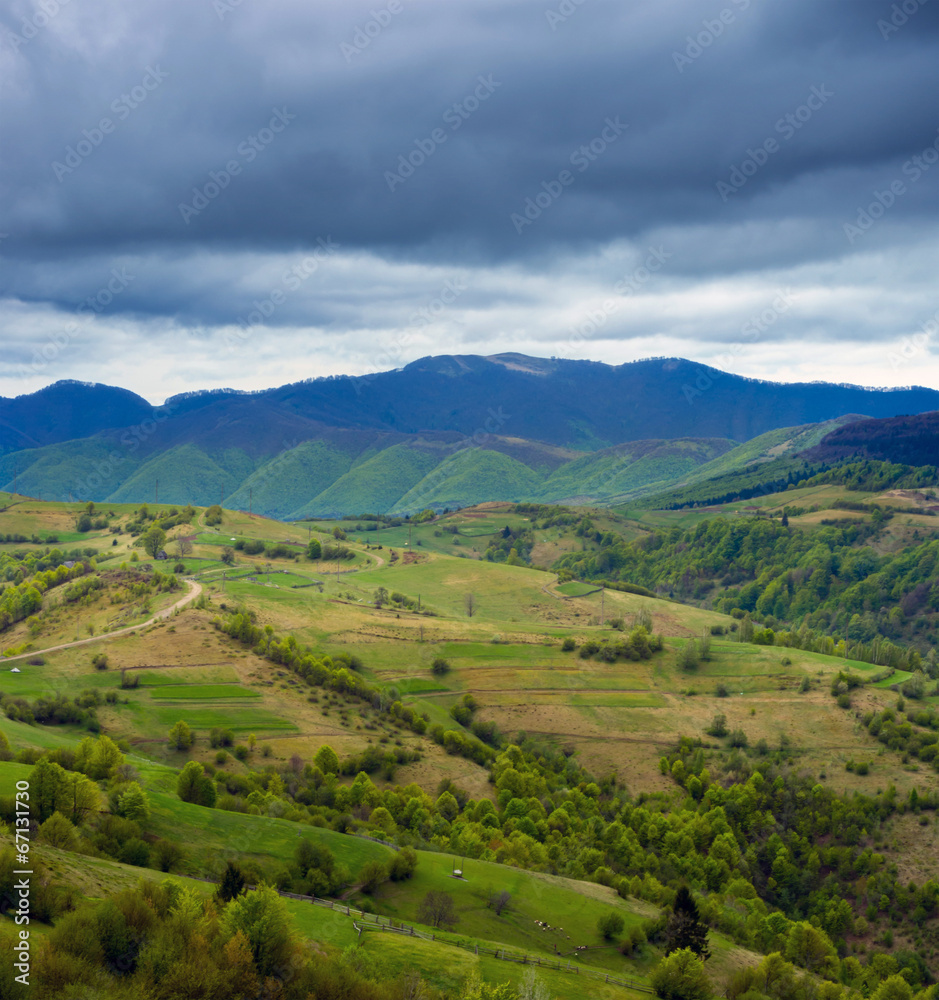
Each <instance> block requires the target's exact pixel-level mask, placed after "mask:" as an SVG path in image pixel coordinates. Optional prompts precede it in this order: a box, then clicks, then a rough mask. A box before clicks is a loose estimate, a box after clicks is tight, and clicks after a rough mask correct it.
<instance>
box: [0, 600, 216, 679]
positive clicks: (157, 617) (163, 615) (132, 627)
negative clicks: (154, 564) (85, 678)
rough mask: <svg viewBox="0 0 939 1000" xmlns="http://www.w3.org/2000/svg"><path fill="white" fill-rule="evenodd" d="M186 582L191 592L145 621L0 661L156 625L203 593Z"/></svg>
mask: <svg viewBox="0 0 939 1000" xmlns="http://www.w3.org/2000/svg"><path fill="white" fill-rule="evenodd" d="M186 583H187V584H188V585H189V592H188V593H187V594H186V596H185V597H181V598H180V599H179V600H178V601H176V603H175V604H171V605H170V606H169V607H168V608H164V609H163V610H162V611H158V612H157V613H156V614H155V615H154V616H153V617H152V618H148V619H147V620H146V621H145V622H140V624H139V625H127V626H125V627H124V628H119V629H115V630H114V631H113V632H102V633H101V635H93V636H91V637H90V638H88V639H76V640H75V641H74V642H63V643H60V644H59V645H58V646H49V647H48V648H47V649H33V650H30V652H28V653H20V655H19V656H5V657H3V658H2V659H0V663H15V662H16V661H17V660H26V659H29V658H30V657H32V656H41V655H42V654H43V653H55V652H58V650H60V649H71V648H72V647H73V646H87V645H88V644H89V643H92V642H102V641H104V640H105V639H113V638H114V637H115V636H116V635H126V634H127V633H128V632H136V631H137V630H138V629H142V628H147V627H148V626H150V625H155V624H156V623H157V622H159V621H163V619H165V618H169V617H170V615H172V614H173V612H174V611H176V610H178V609H179V608H181V607H183V606H184V605H186V604H188V603H189V602H190V601H192V600H195V598H197V597H198V596H199V595H200V594H201V593H202V584H201V583H196V581H195V580H187V581H186Z"/></svg>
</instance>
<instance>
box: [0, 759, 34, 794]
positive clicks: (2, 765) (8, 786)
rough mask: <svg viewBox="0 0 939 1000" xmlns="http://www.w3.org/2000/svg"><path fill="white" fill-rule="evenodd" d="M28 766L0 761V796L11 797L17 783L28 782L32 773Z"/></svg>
mask: <svg viewBox="0 0 939 1000" xmlns="http://www.w3.org/2000/svg"><path fill="white" fill-rule="evenodd" d="M32 770H33V769H32V767H31V765H29V764H17V763H16V761H12V760H3V761H0V795H13V793H14V792H16V790H17V788H16V783H17V782H18V781H28V780H29V776H30V774H31V773H32Z"/></svg>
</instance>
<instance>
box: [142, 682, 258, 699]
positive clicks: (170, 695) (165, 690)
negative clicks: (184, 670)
mask: <svg viewBox="0 0 939 1000" xmlns="http://www.w3.org/2000/svg"><path fill="white" fill-rule="evenodd" d="M150 696H151V697H152V698H162V699H173V700H174V701H180V700H183V701H186V700H199V701H220V700H228V699H230V698H260V697H261V695H260V692H258V691H249V690H248V689H247V688H244V687H241V685H239V684H167V685H163V686H162V687H152V688H150Z"/></svg>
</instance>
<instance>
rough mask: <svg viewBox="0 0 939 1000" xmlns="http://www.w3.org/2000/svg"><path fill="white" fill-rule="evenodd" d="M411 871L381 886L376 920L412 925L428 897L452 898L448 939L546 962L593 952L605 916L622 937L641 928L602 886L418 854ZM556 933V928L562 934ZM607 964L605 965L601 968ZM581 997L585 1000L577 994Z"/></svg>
mask: <svg viewBox="0 0 939 1000" xmlns="http://www.w3.org/2000/svg"><path fill="white" fill-rule="evenodd" d="M419 858H420V860H419V862H418V866H417V871H416V873H415V875H414V877H413V878H412V879H409V880H408V881H406V882H387V883H385V884H384V885H383V886H382V887H381V888H380V889H379V890H378V892H377V893H376V894H375V897H374V898H375V902H376V904H377V905H376V909H377V910H378V911H379V912H380V913H383V914H386V915H388V916H392V917H395V918H396V919H403V920H408V921H415V920H416V917H417V908H418V906H419V905H420V901H421V900H422V899H423V898H424V895H425V894H426V893H427V892H428V891H429V890H431V889H435V890H443V891H444V892H448V893H449V894H450V895H451V896H453V901H454V904H455V906H456V910H457V914H458V915H459V918H460V922H459V925H458V928H457V931H458V933H457V934H454V935H443V937H444V938H445V939H446V938H447V937H453V938H455V939H459V938H464V939H465V938H467V937H468V938H470V939H476V940H478V941H480V942H484V941H486V942H500V943H501V944H502V945H504V946H505V947H508V948H513V949H518V950H520V951H522V952H525V951H527V952H528V953H529V954H531V953H542V954H544V955H550V954H553V951H554V945H555V944H556V945H557V946H558V948H559V950H565V951H573V949H574V947H575V946H576V945H581V944H587V945H592V946H596V945H597V944H599V943H600V941H599V938H598V935H597V929H596V926H597V918H598V917H599V916H601V915H602V914H604V913H607V912H609V911H610V910H616V911H617V912H619V913H621V914H622V915H623V918H624V920H625V921H626V927H627V929H628V928H629V927H631V926H633V925H634V924H638V923H640V922H641V921H642V919H643V918H642V917H641V916H640V915H639V914H638V913H636V912H635V911H633V910H631V909H630V908H629V906H628V905H627V904H626V903H625V902H624V901H623V900H621V899H620V898H619V897H618V896H617V895H616V893H615V892H613V891H612V890H611V889H609V888H607V887H604V886H595V885H592V884H591V885H589V886H588V885H587V884H586V883H582V882H573V881H571V880H568V879H563V878H560V877H552V876H545V877H542V876H539V875H537V874H535V873H533V872H526V871H521V870H519V869H515V868H506V867H505V866H503V865H497V864H494V863H492V862H486V861H476V860H472V859H469V858H467V859H465V861H461V860H460V859H456V860H454V859H453V858H451V857H450V855H441V854H429V853H426V852H424V851H421V852H419ZM454 864H455V865H456V867H462V869H463V873H464V876H465V878H463V879H455V878H453V877H452V875H451V872H452V870H453V867H454ZM502 890H505V891H507V892H508V893H510V895H511V900H510V902H509V906H508V908H507V909H506V910H505V911H504V912H503V914H502V915H501V916H498V917H497V916H496V915H495V913H494V911H493V910H492V909H490V908H489V906H488V905H487V904H488V901H489V898H490V896H491V894H492V893H493V892H499V891H502ZM535 920H546V921H548V922H549V923H550V924H552V925H553V926H554V927H556V928H558V929H557V930H554V931H547V932H546V931H542V930H541V928H540V927H539V926H538V925H537V924H536V923H535ZM560 928H563V930H561V929H560ZM587 954H588V955H589V959H587V958H585V959H584V960H585V961H589V962H590V964H597V965H600V966H601V967H608V968H618V969H622V968H623V964H624V963H623V959H622V957H621V956H620V955H619V953H618V952H617V951H616V950H615V949H610V951H609V953H608V952H606V951H600V952H589V953H587ZM608 963H612V965H608ZM581 995H584V994H583V993H582V994H581Z"/></svg>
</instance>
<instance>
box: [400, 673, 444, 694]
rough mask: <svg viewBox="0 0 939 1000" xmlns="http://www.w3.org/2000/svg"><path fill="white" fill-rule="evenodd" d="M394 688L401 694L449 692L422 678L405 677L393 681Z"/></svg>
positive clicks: (440, 685) (436, 683)
mask: <svg viewBox="0 0 939 1000" xmlns="http://www.w3.org/2000/svg"><path fill="white" fill-rule="evenodd" d="M394 686H395V687H396V688H397V689H398V690H399V691H400V692H401V693H402V694H427V693H428V692H436V691H448V690H449V688H446V687H444V686H443V685H442V684H440V683H438V682H437V681H434V680H426V679H424V678H423V677H406V678H403V679H402V680H397V681H395V682H394Z"/></svg>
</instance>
